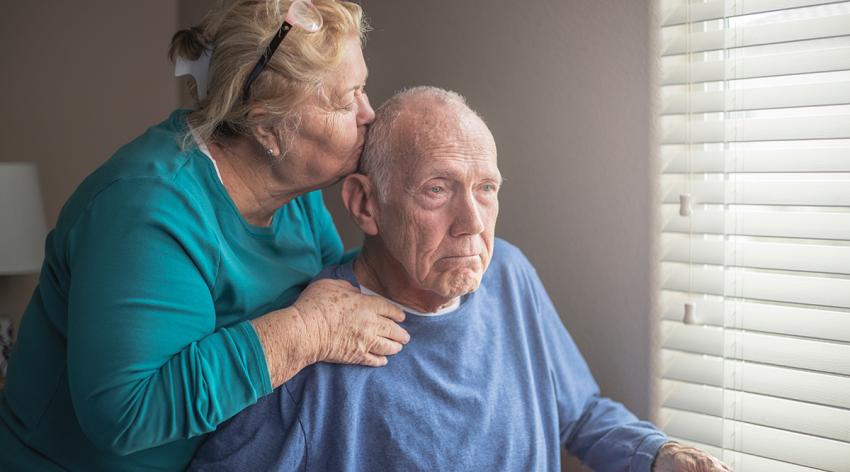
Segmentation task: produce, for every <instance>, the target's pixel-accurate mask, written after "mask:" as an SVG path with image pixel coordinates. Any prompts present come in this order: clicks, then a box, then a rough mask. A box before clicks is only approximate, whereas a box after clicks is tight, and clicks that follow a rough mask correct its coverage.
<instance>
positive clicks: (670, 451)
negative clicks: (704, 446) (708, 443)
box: [652, 441, 732, 472]
mask: <svg viewBox="0 0 850 472" xmlns="http://www.w3.org/2000/svg"><path fill="white" fill-rule="evenodd" d="M731 471H732V469H731V468H729V466H727V465H726V464H724V463H722V462H720V461H719V460H717V459H715V458H714V457H713V456H711V455H710V454H708V453H707V452H704V451H701V450H699V449H697V448H693V447H688V446H683V445H681V444H679V443H676V442H672V441H671V442H668V443H665V444H664V445H663V446H661V449H659V450H658V455H656V456H655V462H653V464H652V472H731Z"/></svg>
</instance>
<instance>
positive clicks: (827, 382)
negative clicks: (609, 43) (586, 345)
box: [659, 0, 850, 472]
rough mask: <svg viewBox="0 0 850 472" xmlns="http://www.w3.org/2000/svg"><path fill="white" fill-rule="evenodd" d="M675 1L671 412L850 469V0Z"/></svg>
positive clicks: (676, 433) (663, 422)
mask: <svg viewBox="0 0 850 472" xmlns="http://www.w3.org/2000/svg"><path fill="white" fill-rule="evenodd" d="M659 3H660V5H661V18H660V19H661V30H660V51H659V54H660V62H661V71H660V91H659V94H660V99H661V105H660V116H659V125H660V150H659V158H660V160H661V165H660V169H661V176H660V179H659V184H660V188H659V194H660V202H659V203H660V205H661V208H660V215H661V228H660V237H659V238H660V247H661V261H660V275H661V280H660V294H659V305H660V313H659V316H660V317H661V322H660V329H661V339H662V349H661V359H660V369H659V371H660V373H661V379H660V388H659V391H660V393H661V395H660V399H661V401H662V404H661V410H660V418H659V422H660V426H661V427H662V428H663V429H664V430H665V431H666V432H667V433H668V434H669V435H671V437H673V438H674V439H676V440H678V441H680V442H683V443H688V444H693V445H695V446H697V447H701V448H703V449H705V450H707V451H708V452H711V453H713V454H715V455H716V456H717V457H719V458H721V459H722V460H724V461H725V462H727V463H728V464H730V465H731V466H733V467H734V468H735V470H737V471H739V472H762V471H764V472H767V471H770V472H773V471H780V472H784V471H788V472H792V471H794V472H800V471H815V470H824V471H842V472H850V1H826V0H820V1H818V0H699V1H698V0H659ZM686 305H688V310H689V311H690V313H692V315H693V316H691V315H690V314H689V316H688V317H685V316H684V313H685V306H686Z"/></svg>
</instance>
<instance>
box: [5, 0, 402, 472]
mask: <svg viewBox="0 0 850 472" xmlns="http://www.w3.org/2000/svg"><path fill="white" fill-rule="evenodd" d="M291 3H293V2H291V1H289V0H238V1H235V2H228V3H227V5H228V6H227V7H226V8H224V9H222V10H220V11H215V12H212V13H211V14H210V15H208V16H207V17H206V19H205V21H204V23H203V24H202V25H201V26H200V27H198V28H192V29H191V30H184V31H181V32H178V34H176V35H175V37H174V39H173V41H172V45H171V52H172V54H173V55H176V56H179V57H184V58H187V59H197V58H199V57H201V58H203V57H204V56H203V55H204V54H208V52H205V51H211V62H210V65H209V77H208V80H207V81H206V82H204V81H203V80H200V82H199V84H198V91H202V90H203V89H204V88H207V87H205V86H207V85H208V95H207V96H202V97H200V98H201V99H200V100H199V102H198V107H197V109H196V110H194V111H191V112H186V111H177V112H174V113H173V114H172V115H171V116H170V117H169V118H168V119H167V120H166V121H164V122H162V123H160V124H158V125H156V126H154V127H152V128H150V129H149V130H148V131H147V132H145V133H144V134H143V135H141V136H140V137H139V138H137V139H135V140H134V141H132V142H131V143H129V144H127V145H126V146H124V147H123V148H122V149H120V150H119V151H118V152H117V153H116V154H115V155H114V156H113V157H112V158H111V159H110V160H109V161H108V162H106V163H105V164H104V165H103V166H102V167H101V168H100V169H98V170H97V171H95V172H94V173H93V174H92V175H91V176H89V177H88V178H87V179H86V180H85V181H84V182H83V183H82V184H81V185H80V187H79V188H78V189H77V190H76V192H75V193H74V194H73V195H72V196H71V198H70V199H69V201H68V202H67V204H66V205H65V207H64V208H63V210H62V213H61V215H60V216H59V220H58V222H57V224H56V227H55V229H54V230H53V231H52V232H51V233H50V235H49V236H48V239H47V244H46V255H45V261H44V265H43V269H42V272H41V277H40V281H39V286H38V288H37V289H36V291H35V293H34V294H33V297H32V300H31V302H30V304H29V306H28V308H27V311H26V313H25V315H24V318H23V321H22V326H21V331H20V335H19V338H18V344H17V346H16V350H15V351H14V352H13V354H12V362H11V365H10V369H9V376H8V385H7V388H6V390H5V392H3V393H0V450H2V451H3V452H2V454H0V470H60V469H71V470H86V471H91V470H111V471H117V470H140V469H164V470H169V469H170V470H176V469H182V468H184V467H185V466H186V465H187V464H188V462H189V460H190V459H191V457H192V455H193V453H194V451H195V449H196V448H197V446H198V445H199V443H200V441H201V440H202V438H203V436H204V434H205V433H209V432H210V431H213V430H215V429H216V426H217V425H219V424H220V423H222V422H223V421H225V420H226V419H228V418H230V417H232V416H233V415H235V414H236V413H238V412H239V411H241V410H243V409H244V408H245V407H247V406H249V405H251V404H253V403H255V402H256V401H257V400H258V399H259V398H260V397H262V396H264V395H266V394H268V393H270V392H271V391H272V390H273V389H274V388H275V387H277V386H279V385H281V384H282V383H283V382H285V381H286V380H288V379H289V378H291V377H292V376H293V375H294V374H295V373H297V372H298V371H299V370H301V369H302V368H303V367H305V366H307V365H309V364H313V363H316V362H319V361H324V362H336V363H358V364H364V365H369V366H381V365H384V364H385V363H386V361H387V359H386V356H389V355H392V354H395V353H397V352H399V350H400V349H401V348H402V344H404V343H406V342H407V340H408V339H409V337H408V335H407V333H406V332H405V331H404V330H403V329H402V328H400V327H399V326H398V324H397V323H396V322H398V321H401V320H402V319H403V314H402V313H401V312H400V311H399V310H398V309H397V308H395V307H393V306H392V305H390V304H389V303H387V302H385V301H382V300H381V299H379V298H377V297H368V296H365V295H361V294H359V292H358V291H355V290H354V289H353V288H352V287H351V286H349V285H347V284H345V283H343V282H339V281H319V282H316V283H313V284H310V285H309V286H308V283H309V282H310V280H311V279H312V278H313V277H314V276H315V275H316V274H317V273H318V272H319V271H320V270H321V269H322V268H323V267H324V266H326V265H329V264H337V263H339V262H340V261H341V260H342V259H343V252H342V244H341V242H340V239H339V236H338V234H337V232H336V229H335V227H334V225H333V222H332V221H331V218H330V216H329V214H328V212H327V210H326V209H325V208H324V206H323V203H322V197H321V194H320V192H319V191H317V189H320V188H323V187H326V186H328V185H330V184H332V183H334V182H336V181H338V180H339V179H340V178H341V177H343V176H344V175H346V174H348V173H350V172H352V171H353V170H354V169H355V167H356V165H357V161H358V158H359V155H360V152H361V149H362V145H363V139H364V133H365V130H366V126H367V125H368V124H369V123H370V122H371V121H372V119H373V117H374V113H373V111H372V108H371V107H370V105H369V100H368V98H367V97H366V94H365V91H364V84H365V81H366V75H367V71H366V66H365V63H364V60H363V55H362V53H361V36H362V35H363V30H364V25H363V20H362V15H361V11H360V8H359V7H358V6H357V5H356V4H353V3H349V2H343V1H334V0H315V5H312V4H310V3H308V2H305V1H303V0H301V1H299V0H296V1H295V2H294V6H292V7H291V5H290V4H291ZM287 13H288V14H289V16H287ZM299 15H300V19H299ZM311 15H312V17H311ZM293 18H294V20H293ZM305 18H306V20H305ZM285 19H286V21H285ZM299 21H300V22H301V24H300V25H299ZM293 23H295V27H294V28H293V27H292V24H293ZM304 23H306V25H305V24H304ZM299 26H301V28H299ZM290 28H292V31H291V32H290V31H289V30H290ZM201 95H203V94H201ZM305 287H306V289H305ZM299 294H300V295H299Z"/></svg>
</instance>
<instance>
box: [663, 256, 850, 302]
mask: <svg viewBox="0 0 850 472" xmlns="http://www.w3.org/2000/svg"><path fill="white" fill-rule="evenodd" d="M661 277H662V284H661V287H662V288H664V289H667V290H678V291H685V292H695V293H704V294H710V295H724V296H729V297H737V298H748V299H753V300H766V301H775V302H785V303H798V304H806V305H821V306H824V307H836V308H844V309H850V278H847V277H827V276H822V275H814V274H804V273H800V274H794V275H790V273H773V272H765V271H759V270H751V269H738V268H724V267H722V266H699V267H696V266H694V265H691V266H690V267H688V265H687V264H678V263H672V262H663V263H662V264H661Z"/></svg>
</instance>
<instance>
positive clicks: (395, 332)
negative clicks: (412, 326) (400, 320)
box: [378, 318, 410, 344]
mask: <svg viewBox="0 0 850 472" xmlns="http://www.w3.org/2000/svg"><path fill="white" fill-rule="evenodd" d="M378 335H380V336H382V337H385V338H387V339H390V340H392V341H395V342H397V343H401V344H407V343H409V342H410V334H408V332H407V331H405V329H404V328H402V327H401V326H399V325H397V324H396V323H395V322H393V321H390V320H388V319H386V318H380V321H379V324H378Z"/></svg>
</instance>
